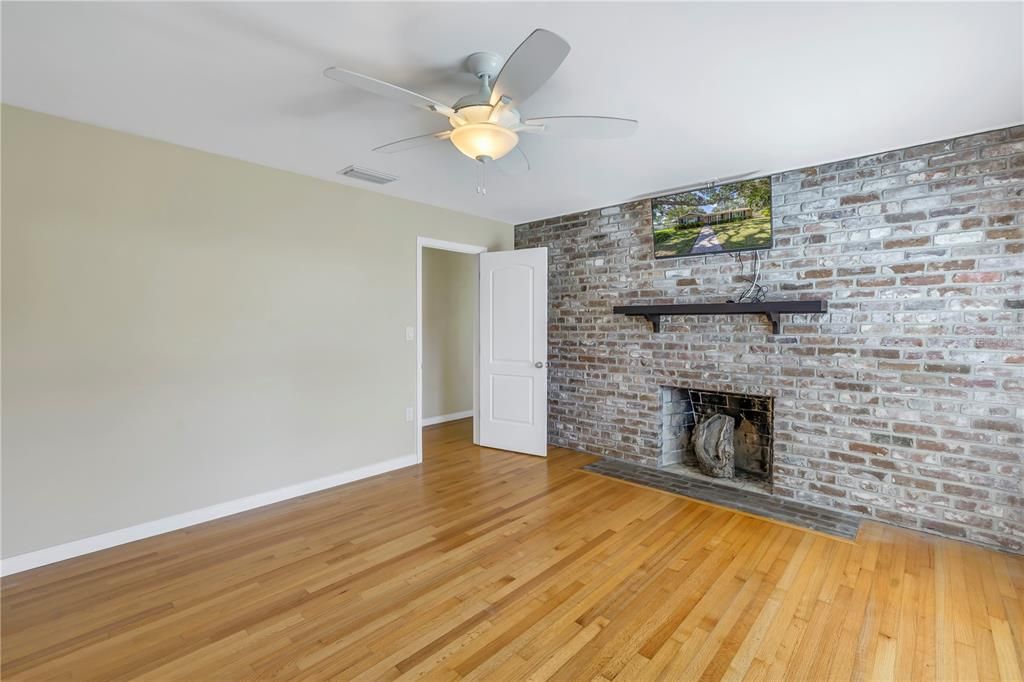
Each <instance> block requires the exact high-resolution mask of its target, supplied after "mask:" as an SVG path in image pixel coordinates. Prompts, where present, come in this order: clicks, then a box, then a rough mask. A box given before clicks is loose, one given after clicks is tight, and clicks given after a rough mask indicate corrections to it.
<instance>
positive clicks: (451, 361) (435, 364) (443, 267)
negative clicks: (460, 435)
mask: <svg viewBox="0 0 1024 682" xmlns="http://www.w3.org/2000/svg"><path fill="white" fill-rule="evenodd" d="M485 251H487V249H486V247H483V246H476V245H475V244H461V243H458V242H448V241H443V240H439V239H430V238H427V237H418V238H417V240H416V273H417V274H416V368H417V370H416V458H417V461H420V462H422V461H423V429H424V428H425V427H431V426H434V425H437V424H443V423H447V422H451V421H456V420H460V419H467V418H469V419H473V429H472V430H473V442H478V438H477V435H478V430H477V420H476V418H475V417H476V415H477V414H479V409H478V405H479V391H478V386H477V383H478V382H477V377H478V374H477V372H478V357H479V329H478V327H479V325H478V322H477V320H478V305H479V254H481V253H483V252H485Z"/></svg>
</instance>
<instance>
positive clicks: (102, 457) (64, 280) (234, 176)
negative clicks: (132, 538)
mask: <svg viewBox="0 0 1024 682" xmlns="http://www.w3.org/2000/svg"><path fill="white" fill-rule="evenodd" d="M0 123H2V131H3V132H2V153H3V154H2V155H3V158H2V176H0V177H2V215H0V218H2V221H3V262H2V285H3V301H2V304H3V315H2V317H3V319H2V324H3V333H4V338H3V355H2V361H3V382H2V392H3V395H2V399H3V440H2V446H3V460H2V477H3V484H2V493H3V503H2V512H3V547H2V555H3V556H4V557H9V556H13V555H18V554H21V553H24V552H29V551H32V550H36V549H40V548H44V547H48V546H52V545H56V544H59V543H64V542H68V541H71V540H76V539H79V538H83V537H88V536H91V535H95V534H98V533H103V532H106V531H111V530H115V529H119V528H124V527H127V526H131V525H134V524H139V523H143V522H147V521H152V520H155V519H159V518H162V517H165V516H169V515H172V514H177V513H181V512H186V511H190V510H193V509H197V508H201V507H204V506H208V505H212V504H216V503H219V502H225V501H228V500H233V499H237V498H240V497H244V496H247V495H252V494H256V493H260V492H264V491H268V490H273V489H275V488H279V487H283V486H286V485H290V484H295V483H298V482H302V481H307V480H310V479H315V478H318V477H322V476H327V475H331V474H335V473H340V472H344V471H347V470H350V469H354V468H357V467H360V466H365V465H369V464H373V463H375V462H381V461H384V460H388V459H392V458H395V457H399V456H403V455H411V454H412V453H413V451H414V431H413V424H411V423H409V422H406V421H405V409H406V408H407V407H410V406H412V405H413V404H414V402H415V385H414V381H415V377H414V374H415V355H416V351H415V343H414V342H410V341H407V340H406V337H405V328H406V327H407V326H414V325H415V316H416V310H415V307H416V289H415V286H416V282H415V278H416V265H415V264H416V236H417V235H423V236H429V237H434V238H439V239H446V240H451V241H458V242H467V243H473V244H479V245H482V246H486V247H488V248H489V249H491V250H496V249H511V248H512V227H511V226H510V225H505V224H502V223H498V222H494V221H489V220H484V219H480V218H475V217H471V216H468V215H464V214H460V213H456V212H453V211H447V210H443V209H439V208H434V207H430V206H426V205H422V204H417V203H413V202H409V201H403V200H399V199H394V198H390V197H387V196H384V195H381V194H375V193H373V192H368V191H364V190H360V189H355V188H352V187H346V186H342V185H338V184H335V183H330V182H326V181H319V180H315V179H311V178H308V177H303V176H299V175H294V174H291V173H286V172H282V171H277V170H273V169H269V168H265V167H261V166H256V165H252V164H248V163H244V162H241V161H236V160H232V159H228V158H224V157H219V156H215V155H212V154H207V153H204V152H199V151H195V150H192V149H186V148H183V147H178V146H174V145H170V144H165V143H162V142H156V141H153V140H148V139H143V138H139V137H135V136H132V135H127V134H123V133H118V132H113V131H110V130H104V129H100V128H96V127H93V126H89V125H84V124H81V123H75V122H71V121H67V120H63V119H59V118H54V117H51V116H46V115H42V114H37V113H32V112H29V111H26V110H23V109H18V108H13V107H8V106H4V107H3V109H2V122H0Z"/></svg>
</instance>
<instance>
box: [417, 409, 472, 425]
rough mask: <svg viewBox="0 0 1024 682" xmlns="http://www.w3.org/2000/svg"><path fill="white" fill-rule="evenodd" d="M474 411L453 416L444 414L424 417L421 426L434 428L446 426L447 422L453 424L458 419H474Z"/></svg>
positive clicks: (454, 413) (453, 414) (452, 414)
mask: <svg viewBox="0 0 1024 682" xmlns="http://www.w3.org/2000/svg"><path fill="white" fill-rule="evenodd" d="M472 416H473V410H466V411H465V412H453V413H451V414H442V415H438V416H436V417H424V418H423V419H422V420H421V421H420V424H422V425H423V426H433V425H434V424H444V423H445V422H453V421H455V420H456V419H465V418H466V417H472Z"/></svg>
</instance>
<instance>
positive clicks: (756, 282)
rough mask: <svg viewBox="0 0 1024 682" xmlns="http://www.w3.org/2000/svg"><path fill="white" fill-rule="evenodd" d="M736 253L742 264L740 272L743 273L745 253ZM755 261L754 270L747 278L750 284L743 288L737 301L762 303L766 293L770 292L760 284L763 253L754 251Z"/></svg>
mask: <svg viewBox="0 0 1024 682" xmlns="http://www.w3.org/2000/svg"><path fill="white" fill-rule="evenodd" d="M734 255H735V257H736V260H737V261H738V262H739V264H740V274H742V273H743V270H745V269H746V268H745V267H744V264H743V255H742V254H739V253H737V254H734ZM753 261H754V262H753V272H752V273H751V276H750V277H749V278H747V279H746V281H747V282H748V283H749V285H748V286H747V288H746V289H744V290H743V293H742V294H740V297H739V299H737V301H736V302H737V303H760V302H761V301H763V300H764V299H765V295H766V294H767V293H768V290H767V289H766V288H765V287H764V286H762V285H761V284H760V278H761V254H760V253H759V252H757V251H754V253H753Z"/></svg>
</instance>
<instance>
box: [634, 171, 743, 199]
mask: <svg viewBox="0 0 1024 682" xmlns="http://www.w3.org/2000/svg"><path fill="white" fill-rule="evenodd" d="M760 172H761V171H760V170H752V171H747V172H746V173H737V174H736V175H723V176H722V177H720V178H711V179H710V180H707V181H705V182H697V183H691V184H689V185H683V186H682V187H669V188H668V189H661V190H658V191H657V192H648V193H646V194H639V195H637V196H635V197H632V198H630V199H629V201H639V200H641V199H653V198H655V197H664V196H668V195H670V194H682V193H683V192H690V191H692V190H695V189H702V188H705V187H714V186H716V185H728V184H729V183H730V182H734V181H736V180H742V179H744V178H749V177H750V176H752V175H757V174H758V173H760Z"/></svg>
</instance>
